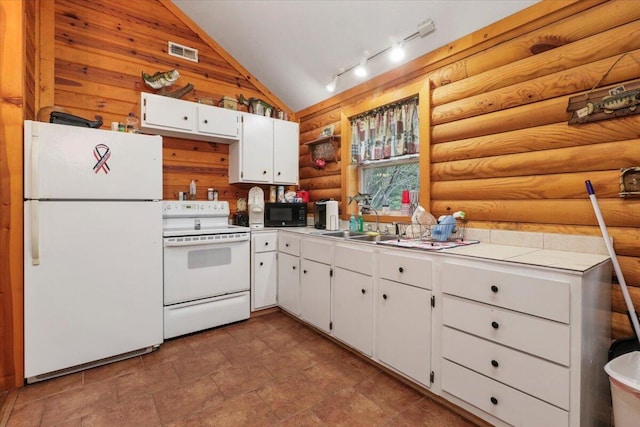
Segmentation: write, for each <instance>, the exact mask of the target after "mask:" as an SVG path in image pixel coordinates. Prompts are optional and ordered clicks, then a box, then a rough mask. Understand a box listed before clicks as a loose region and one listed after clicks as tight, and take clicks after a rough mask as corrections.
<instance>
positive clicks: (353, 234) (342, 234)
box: [317, 230, 367, 239]
mask: <svg viewBox="0 0 640 427" xmlns="http://www.w3.org/2000/svg"><path fill="white" fill-rule="evenodd" d="M317 234H319V235H320V236H326V237H341V238H346V239H353V238H354V237H360V236H366V235H367V233H365V232H363V231H349V230H339V231H321V232H319V233H317Z"/></svg>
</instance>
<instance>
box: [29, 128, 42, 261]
mask: <svg viewBox="0 0 640 427" xmlns="http://www.w3.org/2000/svg"><path fill="white" fill-rule="evenodd" d="M39 130H40V129H39V127H38V122H34V123H33V127H32V128H31V159H30V160H31V200H30V204H31V225H30V226H31V264H32V265H40V218H39V214H40V212H39V208H40V207H39V206H38V198H39V197H40V195H39V194H38V190H39V189H38V179H39V176H38V171H39V168H40V162H39V160H40V152H39V148H40V146H39Z"/></svg>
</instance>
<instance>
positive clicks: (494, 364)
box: [491, 359, 500, 368]
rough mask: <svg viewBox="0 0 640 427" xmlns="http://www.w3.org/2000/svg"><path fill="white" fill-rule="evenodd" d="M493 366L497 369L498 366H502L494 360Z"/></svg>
mask: <svg viewBox="0 0 640 427" xmlns="http://www.w3.org/2000/svg"><path fill="white" fill-rule="evenodd" d="M491 366H493V367H494V368H497V367H498V366H500V364H499V363H498V361H497V360H495V359H494V360H492V361H491Z"/></svg>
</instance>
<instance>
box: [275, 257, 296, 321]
mask: <svg viewBox="0 0 640 427" xmlns="http://www.w3.org/2000/svg"><path fill="white" fill-rule="evenodd" d="M278 305H279V306H280V307H281V308H284V309H285V310H287V311H288V312H290V313H291V314H295V315H296V316H300V257H297V256H293V255H289V254H287V253H283V252H280V253H278Z"/></svg>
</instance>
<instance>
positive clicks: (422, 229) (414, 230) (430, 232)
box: [397, 221, 467, 242]
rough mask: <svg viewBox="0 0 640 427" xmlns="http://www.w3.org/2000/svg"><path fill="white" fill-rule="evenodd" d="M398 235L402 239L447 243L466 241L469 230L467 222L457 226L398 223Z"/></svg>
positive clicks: (459, 222) (460, 222)
mask: <svg viewBox="0 0 640 427" xmlns="http://www.w3.org/2000/svg"><path fill="white" fill-rule="evenodd" d="M397 226H398V235H399V236H400V238H401V239H409V240H423V241H428V242H446V241H461V240H464V235H465V231H466V229H467V222H466V221H456V223H455V224H435V225H422V224H412V223H402V222H401V223H398V224H397Z"/></svg>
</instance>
